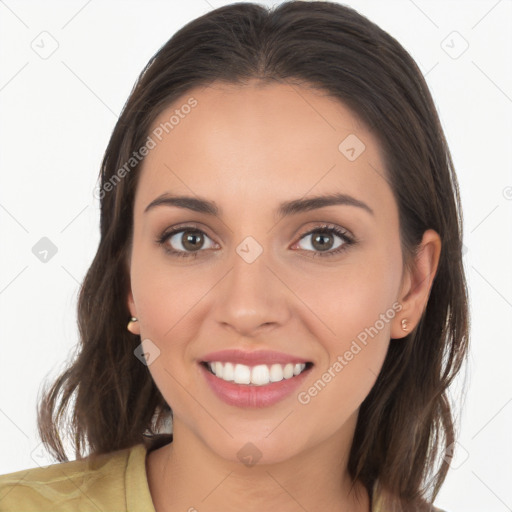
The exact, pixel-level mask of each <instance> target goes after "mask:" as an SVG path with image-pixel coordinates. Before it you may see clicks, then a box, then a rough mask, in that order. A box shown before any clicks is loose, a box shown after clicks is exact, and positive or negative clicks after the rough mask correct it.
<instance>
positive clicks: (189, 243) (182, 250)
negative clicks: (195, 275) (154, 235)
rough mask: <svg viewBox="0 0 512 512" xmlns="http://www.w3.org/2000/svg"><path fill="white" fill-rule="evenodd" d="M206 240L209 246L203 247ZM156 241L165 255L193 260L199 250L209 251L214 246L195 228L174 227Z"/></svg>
mask: <svg viewBox="0 0 512 512" xmlns="http://www.w3.org/2000/svg"><path fill="white" fill-rule="evenodd" d="M206 240H209V241H210V244H209V245H208V244H207V246H206V247H204V244H205V241H206ZM156 241H157V243H158V244H160V245H162V246H163V247H164V250H165V251H166V252H167V253H169V254H172V255H173V256H181V257H193V258H195V257H197V255H198V252H200V250H201V249H204V248H206V249H211V248H212V247H213V246H215V243H214V242H213V241H212V239H211V238H210V237H209V236H208V235H206V233H205V232H204V231H202V230H200V229H198V228H197V227H195V226H180V227H176V228H174V229H172V230H171V231H166V232H164V233H163V234H162V235H160V236H159V237H158V239H157V240H156Z"/></svg>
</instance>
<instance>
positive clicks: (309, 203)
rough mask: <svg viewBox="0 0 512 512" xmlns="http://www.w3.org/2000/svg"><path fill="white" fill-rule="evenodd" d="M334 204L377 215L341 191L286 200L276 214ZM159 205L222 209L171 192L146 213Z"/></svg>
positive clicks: (214, 212)
mask: <svg viewBox="0 0 512 512" xmlns="http://www.w3.org/2000/svg"><path fill="white" fill-rule="evenodd" d="M333 205H344V206H355V207H357V208H361V209H363V210H365V211H366V212H368V213H369V214H371V215H375V213H374V211H373V210H372V209H371V208H370V207H369V206H368V205H367V204H366V203H364V202H363V201H361V200H359V199H356V198H355V197H352V196H350V195H348V194H341V193H337V194H328V195H321V196H314V197H309V198H306V199H304V198H301V199H293V200H291V201H285V202H283V203H281V204H280V205H279V206H278V208H277V209H276V212H275V214H276V215H277V217H278V218H282V217H286V216H289V215H296V214H298V213H302V212H307V211H311V210H316V209H318V208H324V207H325V206H333ZM157 206H176V207H178V208H185V209H187V210H192V211H194V212H199V213H205V214H207V215H215V216H219V214H220V213H221V209H220V208H219V207H218V206H217V204H216V203H215V201H209V200H207V199H204V198H201V197H191V196H175V195H172V194H169V193H165V194H162V195H160V196H158V197H157V198H156V199H154V200H153V201H151V203H149V204H148V205H147V206H146V209H145V210H144V213H146V212H148V211H150V210H152V209H153V208H156V207H157Z"/></svg>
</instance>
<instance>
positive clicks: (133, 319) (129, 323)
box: [126, 316, 139, 334]
mask: <svg viewBox="0 0 512 512" xmlns="http://www.w3.org/2000/svg"><path fill="white" fill-rule="evenodd" d="M138 321H139V319H138V318H135V317H134V316H132V317H131V318H130V321H129V322H128V325H127V326H126V328H127V329H128V330H129V331H130V332H132V330H131V329H130V327H131V326H132V324H133V323H135V322H138ZM132 334H134V333H132Z"/></svg>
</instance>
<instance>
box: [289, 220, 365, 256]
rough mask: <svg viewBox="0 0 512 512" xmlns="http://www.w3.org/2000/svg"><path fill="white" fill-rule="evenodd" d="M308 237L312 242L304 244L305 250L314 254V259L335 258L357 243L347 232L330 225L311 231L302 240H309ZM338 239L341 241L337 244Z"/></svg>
mask: <svg viewBox="0 0 512 512" xmlns="http://www.w3.org/2000/svg"><path fill="white" fill-rule="evenodd" d="M308 237H311V240H310V241H308V242H307V243H306V244H304V245H305V246H306V248H305V250H306V251H308V252H313V253H314V254H313V257H316V256H322V257H326V256H333V255H336V254H339V253H341V252H342V251H345V250H346V249H347V248H348V247H349V246H351V245H353V244H354V243H355V240H354V239H352V237H350V236H349V235H348V233H347V232H346V231H344V230H342V229H340V228H338V227H337V226H330V225H324V226H319V227H317V228H315V229H313V230H311V231H309V232H308V233H306V234H305V235H302V237H301V240H307V239H308ZM336 238H338V239H339V240H340V241H338V242H336V241H335V239H336ZM299 243H300V242H299ZM296 245H298V244H296Z"/></svg>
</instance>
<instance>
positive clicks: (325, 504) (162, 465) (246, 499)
mask: <svg viewBox="0 0 512 512" xmlns="http://www.w3.org/2000/svg"><path fill="white" fill-rule="evenodd" d="M173 432H174V436H173V442H172V443H169V444H167V445H164V446H163V447H161V448H158V449H156V450H153V451H151V452H150V453H149V454H148V457H147V463H146V466H147V472H148V483H149V487H150V491H151V495H152V498H153V503H154V506H155V510H156V512H178V511H180V512H183V511H191V512H194V511H201V512H207V511H212V512H213V511H218V510H222V511H223V512H234V511H237V512H239V511H240V510H243V511H244V512H256V511H258V512H260V511H261V510H279V511H280V512H297V511H301V512H303V511H304V510H306V511H312V510H323V511H324V512H328V511H333V512H334V511H336V512H340V511H346V512H368V511H369V510H370V501H369V495H368V492H367V490H366V489H365V487H364V486H363V485H362V484H361V483H360V482H356V483H355V484H353V482H352V480H351V478H350V475H349V473H348V470H347V462H348V454H349V448H350V444H351V439H346V438H345V437H344V436H340V435H339V434H337V435H336V436H333V437H332V438H329V439H327V440H326V441H324V442H323V443H321V444H320V445H316V446H315V447H314V448H312V449H309V450H306V451H303V452H301V453H298V454H297V455H295V456H294V457H292V458H290V459H287V460H285V461H282V462H278V463H274V464H258V463H256V464H254V465H246V464H242V463H240V462H233V461H230V460H226V459H224V458H222V457H220V456H219V455H218V454H217V453H215V452H213V451H212V450H211V449H210V448H209V447H208V446H206V445H205V444H204V443H203V442H202V441H201V440H200V439H198V438H197V437H196V436H195V434H194V433H193V432H191V431H189V430H188V429H187V428H185V427H184V426H183V425H181V423H180V422H179V421H178V422H175V424H174V425H173ZM352 433H353V430H352Z"/></svg>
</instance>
